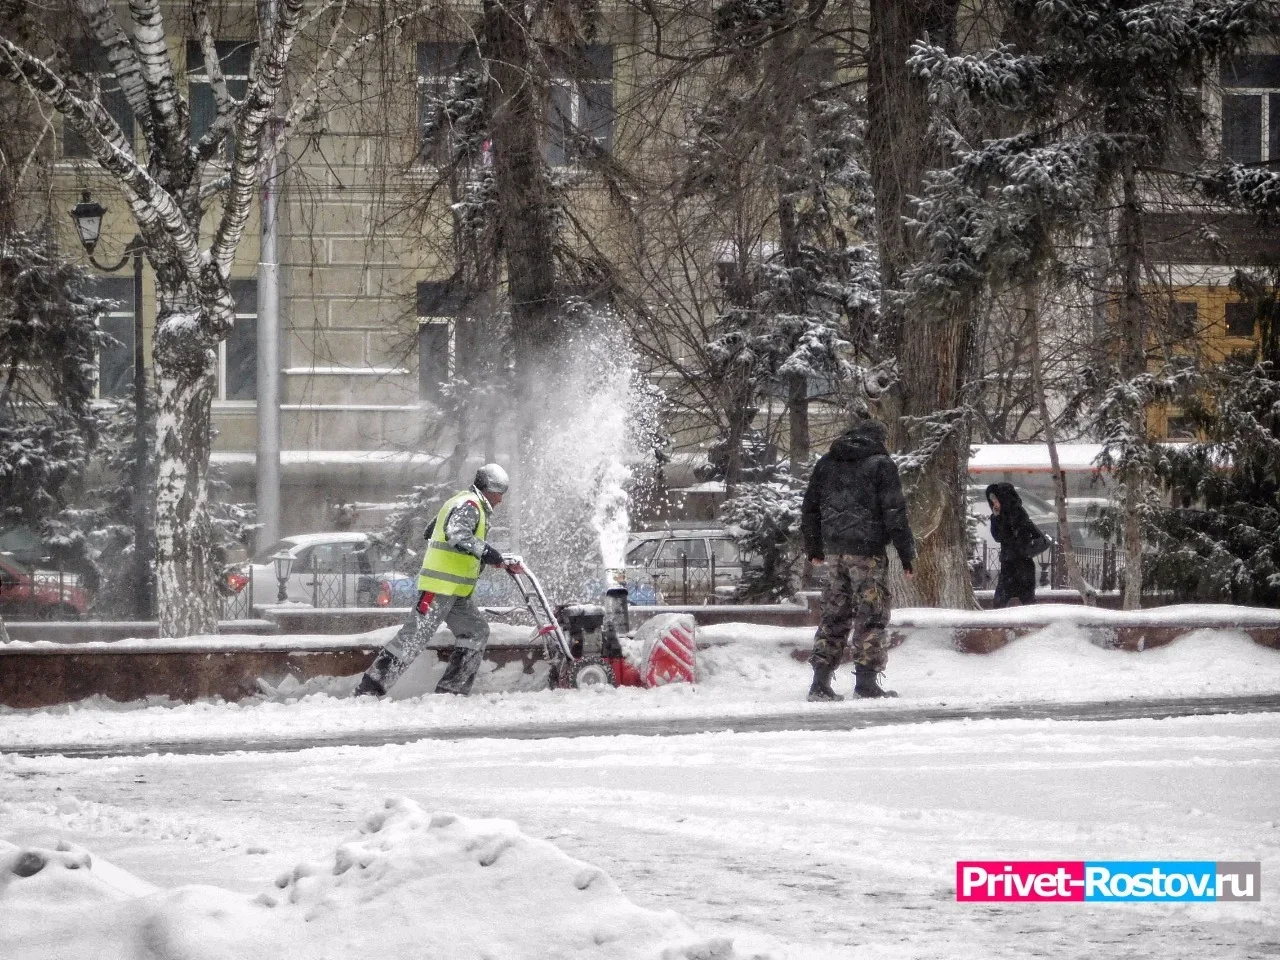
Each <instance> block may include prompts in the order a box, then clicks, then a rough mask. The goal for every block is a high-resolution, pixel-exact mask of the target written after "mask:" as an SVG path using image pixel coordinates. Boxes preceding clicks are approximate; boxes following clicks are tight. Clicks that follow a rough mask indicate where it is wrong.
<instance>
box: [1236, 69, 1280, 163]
mask: <svg viewBox="0 0 1280 960" xmlns="http://www.w3.org/2000/svg"><path fill="white" fill-rule="evenodd" d="M1222 158H1223V159H1224V160H1232V161H1234V162H1236V163H1265V162H1266V161H1268V160H1280V54H1247V55H1244V56H1238V57H1233V58H1231V59H1230V60H1227V61H1226V62H1225V63H1223V65H1222Z"/></svg>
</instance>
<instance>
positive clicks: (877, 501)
mask: <svg viewBox="0 0 1280 960" xmlns="http://www.w3.org/2000/svg"><path fill="white" fill-rule="evenodd" d="M884 442H885V428H884V425H883V424H881V423H877V422H876V421H874V420H864V421H862V422H861V423H859V424H857V425H856V426H854V427H852V428H851V429H849V430H848V431H846V432H845V433H844V434H842V435H841V436H840V437H838V438H837V439H836V442H835V443H833V444H832V445H831V452H830V453H828V454H827V455H826V456H824V457H821V458H820V459H819V460H818V463H817V465H816V466H815V467H814V468H813V476H812V477H810V478H809V487H808V489H807V490H806V491H805V494H804V506H803V507H802V508H801V513H800V529H801V532H802V533H803V534H804V546H805V553H806V555H807V556H809V557H811V558H816V557H825V556H827V554H831V555H833V556H835V555H838V554H856V555H858V556H864V557H877V556H883V555H884V551H885V547H887V546H888V545H889V544H890V543H892V544H893V546H894V549H896V550H897V551H898V559H899V560H901V561H902V565H903V567H905V568H906V569H908V570H910V569H911V564H912V561H914V560H915V556H916V548H915V541H914V540H913V539H912V537H911V527H910V525H909V524H908V522H907V500H906V497H904V496H903V494H902V479H901V478H900V477H899V476H898V466H897V464H895V463H894V462H893V460H892V459H891V458H890V456H889V451H888V449H887V448H886V447H885V445H884Z"/></svg>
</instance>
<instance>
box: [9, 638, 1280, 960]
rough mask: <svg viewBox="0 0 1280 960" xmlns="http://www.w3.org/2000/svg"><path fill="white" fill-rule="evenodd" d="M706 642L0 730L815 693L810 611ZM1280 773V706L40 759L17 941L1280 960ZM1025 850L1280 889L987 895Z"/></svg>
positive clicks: (1111, 678) (197, 956)
mask: <svg viewBox="0 0 1280 960" xmlns="http://www.w3.org/2000/svg"><path fill="white" fill-rule="evenodd" d="M702 637H703V639H706V640H711V641H715V643H716V645H715V646H714V647H712V648H711V649H709V650H707V651H705V653H704V655H703V657H702V667H703V677H704V680H703V682H702V683H701V684H699V685H698V686H697V687H671V688H665V689H660V690H652V691H643V690H626V689H623V690H598V691H590V692H560V691H556V692H550V691H544V690H528V689H521V688H522V687H527V686H529V685H531V683H532V682H533V680H531V679H530V678H525V677H521V676H520V675H519V673H518V671H517V670H516V669H515V668H514V667H509V668H506V669H505V670H503V671H499V672H497V673H493V674H489V675H486V676H485V677H484V678H482V686H481V692H479V693H478V694H477V695H475V696H473V697H471V698H470V699H465V700H460V699H455V698H436V697H432V696H429V695H427V696H423V695H422V694H423V691H425V690H427V689H429V687H430V686H431V685H432V683H433V679H434V674H435V673H436V672H438V671H439V669H440V667H439V665H438V664H435V663H431V664H430V665H427V664H423V665H421V666H416V667H415V669H414V670H413V671H411V673H410V674H409V675H408V676H407V677H406V678H405V680H404V681H402V685H401V687H400V688H399V689H397V691H396V696H395V697H394V698H392V699H391V700H389V701H382V702H378V701H370V700H358V701H356V700H350V699H346V698H344V697H342V696H340V695H335V694H341V693H342V692H344V691H345V690H347V689H349V687H350V685H351V683H352V682H353V678H345V679H335V680H332V681H328V682H317V683H314V684H313V685H312V686H313V687H314V688H315V689H311V690H292V691H290V690H282V691H275V692H274V693H272V694H271V695H267V696H264V697H263V698H261V699H260V700H256V701H249V702H244V703H240V704H221V703H202V704H192V705H173V704H158V703H157V704H131V705H125V706H121V705H109V704H103V703H93V702H88V703H84V704H80V705H76V706H75V707H73V708H60V709H50V710H39V711H5V712H4V713H3V714H0V745H2V746H0V749H4V748H9V749H14V748H20V747H21V746H22V745H23V744H35V743H40V742H50V741H54V740H57V741H79V742H85V743H96V744H103V743H106V744H111V743H122V744H124V743H129V742H136V740H137V739H138V738H145V737H147V736H151V737H153V738H163V739H165V740H173V739H175V738H180V737H181V736H183V735H189V736H191V737H193V738H195V737H203V736H215V735H217V736H220V735H227V736H235V735H253V736H255V737H257V736H260V735H262V734H263V733H264V732H265V731H270V730H280V731H291V732H294V733H297V732H302V731H306V730H311V731H316V732H331V731H333V730H335V729H350V730H368V729H378V728H379V727H381V726H385V725H388V724H391V725H394V724H396V723H404V722H407V721H409V720H410V719H413V720H415V721H420V722H423V723H425V724H428V725H437V724H438V725H440V726H449V727H453V726H461V725H466V724H480V723H486V724H489V723H494V722H499V723H510V724H513V725H518V724H520V723H522V722H534V721H541V720H547V719H555V718H579V719H581V720H584V721H587V720H590V719H591V718H592V717H612V718H626V717H650V716H657V715H661V714H672V715H676V714H679V715H692V716H726V715H735V714H741V715H748V714H761V713H768V712H770V711H781V710H795V709H797V707H798V706H799V701H800V700H801V698H802V696H803V692H804V689H805V687H806V686H807V679H808V674H809V670H808V668H807V667H806V666H805V665H804V664H803V663H799V662H796V661H795V660H793V659H792V658H791V657H790V656H789V654H788V652H787V649H786V646H787V645H790V646H795V647H798V646H803V645H804V644H806V643H807V642H808V641H809V639H810V638H811V631H808V630H796V631H785V630H778V629H777V628H762V627H744V626H741V625H731V626H725V627H716V628H708V629H705V630H703V631H702ZM888 680H889V682H890V684H891V685H892V686H894V687H896V688H898V689H899V690H900V691H901V692H902V693H903V698H902V699H901V700H899V701H896V704H901V705H903V706H911V705H917V706H918V705H920V704H922V703H931V702H948V703H956V702H966V703H969V702H971V703H1006V702H1017V701H1031V700H1041V699H1050V700H1081V699H1101V700H1114V699H1118V698H1126V697H1143V696H1148V695H1150V696H1154V695H1168V694H1187V695H1206V694H1233V693H1276V692H1280V652H1277V651H1273V650H1269V649H1266V648H1263V647H1260V646H1257V645H1256V644H1254V643H1252V642H1251V641H1249V640H1248V639H1247V638H1245V637H1244V636H1243V635H1241V634H1236V633H1232V632H1229V631H1203V632H1200V633H1197V634H1194V635H1191V636H1189V637H1186V638H1184V639H1182V640H1179V641H1177V642H1175V643H1174V644H1172V645H1170V646H1169V647H1165V648H1160V649H1157V650H1151V651H1146V652H1143V653H1140V654H1136V653H1126V652H1123V651H1117V650H1108V649H1103V648H1101V647H1097V646H1094V645H1092V644H1090V643H1089V642H1088V641H1087V640H1085V639H1084V638H1083V636H1082V635H1081V634H1080V633H1078V632H1077V631H1075V630H1073V629H1072V628H1070V627H1069V626H1064V625H1061V624H1058V625H1055V626H1054V627H1053V628H1050V629H1048V630H1045V631H1043V632H1042V633H1040V634H1037V635H1035V636H1032V637H1028V638H1025V639H1023V640H1020V641H1017V642H1016V643H1014V644H1011V645H1010V646H1009V647H1006V648H1005V649H1003V650H1000V651H997V652H996V653H994V654H990V655H986V656H980V657H979V656H970V655H964V654H959V653H956V652H955V651H954V649H953V648H951V646H950V645H949V643H948V642H947V640H946V638H945V635H943V634H942V633H939V634H938V635H937V636H936V637H933V636H926V637H924V638H920V637H917V638H915V639H913V640H911V641H909V642H908V643H906V644H904V645H902V646H901V647H899V648H897V649H895V650H894V651H893V653H892V656H891V661H890V671H889V675H888ZM842 686H843V687H846V688H847V687H848V686H850V683H849V680H848V677H847V676H846V677H844V678H843V680H842ZM876 706H877V709H879V708H881V707H883V706H884V705H883V704H877V705H876ZM825 708H826V707H825V705H821V704H814V705H805V706H804V708H803V709H812V710H814V711H821V710H823V709H825ZM1278 788H1280V716H1278V715H1274V714H1262V715H1253V716H1234V717H1232V716H1226V717H1208V718H1186V719H1177V720H1163V721H1153V720H1133V721H1118V722H1110V723H1078V722H1076V723H1064V722H1053V721H1027V720H1013V721H967V722H948V723H937V724H929V725H911V726H890V727H878V728H872V729H865V730H851V731H838V732H799V731H797V732H786V733H761V734H742V733H738V734H733V733H717V734H706V735H701V736H690V737H676V738H656V737H604V738H582V739H575V740H563V739H550V740H538V741H528V740H506V739H479V740H462V741H441V740H429V741H422V742H419V743H415V744H410V745H406V746H387V747H377V748H357V747H340V748H325V749H317V750H308V751H302V752H297V753H253V754H244V753H240V754H237V753H233V754H226V755H222V756H214V757H208V756H158V755H149V756H142V757H136V758H116V759H108V760H74V759H69V758H65V757H41V758H36V759H30V758H25V757H20V756H16V755H13V754H8V755H3V756H0V841H4V843H0V918H3V922H0V957H3V958H6V960H10V958H12V960H35V958H40V960H46V958H59V960H61V958H75V960H81V958H86V957H103V958H121V960H123V958H134V957H139V958H141V957H151V958H158V960H212V958H222V957H227V958H231V957H236V958H243V957H250V956H274V957H281V958H297V960H318V958H321V957H332V958H341V957H362V958H363V957H367V956H377V957H379V958H386V960H400V958H410V957H414V958H417V957H450V958H453V957H457V958H472V957H475V958H479V957H493V958H523V957H529V958H532V957H548V958H550V957H572V958H576V957H600V958H610V960H613V958H624V957H625V958H630V957H646V958H648V957H652V958H655V960H657V958H662V957H667V958H673V960H676V958H681V957H684V958H689V960H693V958H708V960H714V958H730V957H733V958H745V957H768V958H774V960H779V958H791V960H795V958H831V957H859V958H863V957H871V958H899V957H901V958H908V957H912V958H915V957H921V958H931V957H938V958H943V957H946V958H954V957H975V958H977V957H1024V956H1028V955H1045V956H1054V957H1080V958H1085V957H1097V956H1105V957H1107V958H1112V957H1135V958H1136V957H1163V956H1176V957H1186V956H1195V957H1214V958H1217V957H1255V956H1265V955H1269V954H1274V953H1275V952H1276V951H1277V950H1278V949H1280V947H1277V944H1280V914H1278V913H1277V911H1276V910H1275V908H1274V903H1275V901H1276V897H1277V896H1280V875H1278V874H1277V870H1276V864H1277V862H1278V858H1280V806H1277V803H1276V800H1275V798H1276V796H1277V790H1278ZM388 801H389V804H388ZM6 844H12V845H13V846H8V845H6ZM59 845H61V846H63V847H64V848H66V849H63V850H61V851H59V850H58V849H57V848H58V846H59ZM38 851H45V852H44V853H39V852H38ZM24 852H25V853H26V854H27V856H26V857H25V859H24V857H23V854H24ZM41 857H44V858H45V860H46V864H45V866H43V868H42V869H40V870H39V871H37V872H34V873H32V874H31V875H30V876H19V874H20V873H24V872H30V871H31V870H32V869H33V867H34V866H36V865H37V864H38V863H39V860H40V858H41ZM996 858H1010V859H1019V860H1031V859H1060V860H1104V859H1128V860H1144V859H1202V860H1260V861H1262V878H1263V889H1262V900H1261V902H1260V903H1236V904H1227V903H1221V904H1216V903H1210V904H1182V905H1179V904H1161V905H1152V904H1146V905H1143V904H1128V905H1121V904H1108V905H1093V904H1072V905H1066V904H1062V905H1047V904H1046V905H1018V904H1011V905H1003V906H996V905H974V904H962V903H956V902H955V900H954V871H955V861H956V860H957V859H996ZM15 868H17V871H16V872H15ZM69 868H73V869H69Z"/></svg>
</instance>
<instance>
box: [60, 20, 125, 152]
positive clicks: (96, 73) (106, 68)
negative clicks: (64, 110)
mask: <svg viewBox="0 0 1280 960" xmlns="http://www.w3.org/2000/svg"><path fill="white" fill-rule="evenodd" d="M69 52H70V53H71V54H72V55H73V56H76V57H79V58H83V60H84V61H87V62H88V63H89V69H88V71H86V75H87V76H89V77H91V78H92V79H93V80H94V81H95V82H96V86H97V88H98V98H97V102H98V103H100V104H101V105H102V108H103V109H104V110H106V111H107V114H108V115H109V116H110V117H111V119H112V120H114V121H115V122H116V126H118V127H119V128H120V132H121V133H122V134H123V135H124V139H125V142H126V143H127V144H129V146H130V148H132V147H134V145H135V143H136V137H137V123H136V119H135V117H134V115H133V107H132V106H130V104H129V98H128V97H126V96H125V93H124V89H123V88H122V87H121V86H120V81H119V79H117V77H116V73H115V71H114V70H112V69H111V65H110V63H109V61H108V60H107V58H106V54H105V53H104V52H103V49H102V47H101V46H99V45H98V44H97V43H92V42H90V43H88V44H87V45H86V46H84V47H79V48H78V49H76V50H72V51H69ZM108 80H109V81H110V87H109V85H108V83H107V82H106V81H108ZM73 136H74V137H75V138H76V140H75V142H76V143H78V144H80V149H81V151H82V152H75V153H72V152H68V146H69V145H70V143H71V139H70V138H71V137H73ZM58 158H59V159H60V160H92V159H93V151H92V150H90V149H89V145H88V144H87V143H85V142H84V141H82V140H81V139H80V134H79V133H78V132H77V131H76V129H75V128H74V127H73V126H71V124H69V123H68V122H67V120H66V118H65V117H63V118H62V137H61V142H60V143H59V144H58Z"/></svg>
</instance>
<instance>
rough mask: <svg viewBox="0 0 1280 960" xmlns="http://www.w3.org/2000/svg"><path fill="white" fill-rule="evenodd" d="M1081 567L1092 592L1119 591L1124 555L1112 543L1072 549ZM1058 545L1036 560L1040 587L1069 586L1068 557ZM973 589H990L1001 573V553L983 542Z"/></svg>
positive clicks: (975, 564)
mask: <svg viewBox="0 0 1280 960" xmlns="http://www.w3.org/2000/svg"><path fill="white" fill-rule="evenodd" d="M1070 549H1071V553H1072V555H1073V556H1074V557H1075V560H1076V563H1077V564H1078V565H1079V566H1080V575H1081V576H1082V577H1084V579H1085V582H1087V583H1088V584H1089V585H1090V586H1092V587H1093V588H1094V589H1095V590H1118V589H1120V586H1121V574H1122V572H1123V570H1124V555H1123V554H1122V553H1121V552H1120V551H1119V550H1118V549H1116V547H1115V546H1114V545H1112V544H1105V545H1103V546H1102V547H1071V548H1070ZM1065 552H1066V551H1065V550H1064V548H1063V547H1062V545H1061V544H1054V546H1053V547H1052V549H1050V550H1048V551H1046V552H1045V553H1043V554H1041V555H1040V556H1038V557H1036V558H1035V562H1036V570H1037V573H1038V576H1037V581H1038V583H1039V585H1040V586H1042V587H1051V588H1054V589H1062V588H1065V587H1070V586H1071V583H1070V578H1069V577H1068V576H1067V558H1066V556H1065ZM972 569H973V586H974V589H975V590H993V589H995V585H996V580H997V578H998V577H999V572H1000V551H999V550H998V549H994V548H991V546H990V544H987V543H983V544H981V546H980V548H979V552H978V555H977V556H976V557H975V558H974V560H973V563H972Z"/></svg>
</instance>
